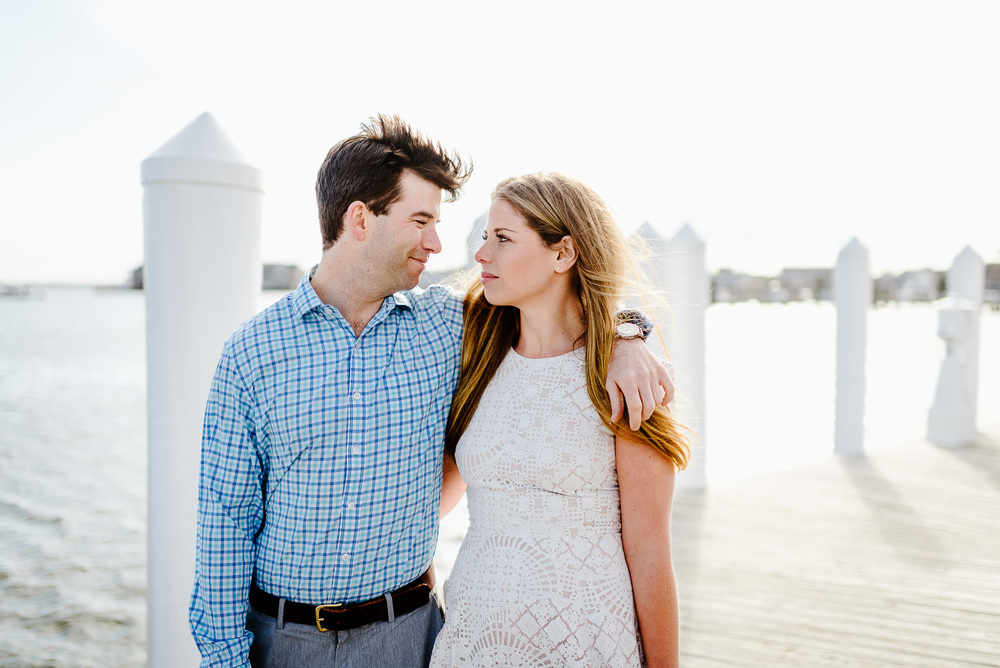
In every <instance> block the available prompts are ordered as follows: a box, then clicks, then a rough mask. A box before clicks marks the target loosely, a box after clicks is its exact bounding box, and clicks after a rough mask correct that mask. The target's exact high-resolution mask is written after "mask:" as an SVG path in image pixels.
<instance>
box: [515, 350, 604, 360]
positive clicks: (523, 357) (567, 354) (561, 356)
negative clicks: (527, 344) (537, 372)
mask: <svg viewBox="0 0 1000 668" xmlns="http://www.w3.org/2000/svg"><path fill="white" fill-rule="evenodd" d="M585 348H586V346H580V347H579V348H574V349H573V350H571V351H569V352H568V353H563V354H562V355H552V356H551V357H525V356H524V355H522V354H521V353H519V352H517V351H516V350H514V346H511V347H510V351H511V352H512V353H514V355H515V356H516V357H517V358H518V359H522V360H528V361H530V362H541V361H544V360H557V359H562V358H563V357H569V356H570V355H576V353H579V352H582V351H583V350H584V349H585Z"/></svg>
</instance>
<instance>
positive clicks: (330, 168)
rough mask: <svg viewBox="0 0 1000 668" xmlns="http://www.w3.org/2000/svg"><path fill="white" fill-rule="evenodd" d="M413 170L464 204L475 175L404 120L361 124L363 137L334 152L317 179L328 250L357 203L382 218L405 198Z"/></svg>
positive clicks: (383, 119) (381, 117) (392, 118)
mask: <svg viewBox="0 0 1000 668" xmlns="http://www.w3.org/2000/svg"><path fill="white" fill-rule="evenodd" d="M404 169H408V170H410V171H412V172H413V173H415V174H416V175H417V176H419V177H420V178H422V179H425V180H427V181H430V182H431V183H433V184H434V185H436V186H438V187H439V188H441V190H444V191H445V192H447V193H448V198H447V199H446V200H445V201H448V202H453V201H455V200H456V199H458V196H459V194H460V193H461V189H462V186H463V185H465V182H466V181H468V180H469V176H471V174H472V164H471V162H470V163H469V164H464V163H463V162H462V159H461V158H460V157H459V156H458V154H457V153H448V152H447V151H445V150H444V148H442V147H441V145H440V144H437V143H434V142H432V141H431V140H429V139H427V138H426V137H424V136H422V135H420V134H419V133H417V132H415V131H414V130H413V129H411V128H410V126H409V125H407V124H406V123H404V122H403V120H402V119H400V118H399V116H395V115H394V116H385V115H383V114H379V115H378V116H375V117H373V118H370V119H369V122H368V123H364V124H362V125H361V132H359V133H358V134H356V135H354V136H353V137H348V138H347V139H345V140H343V141H341V142H338V143H337V145H336V146H334V147H333V148H331V149H330V152H329V153H327V154H326V159H325V160H324V161H323V166H322V167H320V168H319V174H317V176H316V203H317V204H318V205H319V224H320V229H321V230H322V231H323V250H326V249H328V248H329V247H330V246H332V245H333V244H334V242H335V241H337V239H338V238H339V237H340V233H341V231H342V230H343V226H344V220H343V219H344V214H345V213H347V207H348V206H350V204H351V202H354V201H361V202H364V203H365V204H366V205H367V206H368V208H369V209H371V211H372V213H374V214H375V215H376V216H382V215H385V214H386V213H388V212H389V207H390V206H392V204H393V203H394V202H396V201H397V200H398V199H399V196H400V191H401V187H400V184H399V182H400V178H401V177H402V175H403V170H404Z"/></svg>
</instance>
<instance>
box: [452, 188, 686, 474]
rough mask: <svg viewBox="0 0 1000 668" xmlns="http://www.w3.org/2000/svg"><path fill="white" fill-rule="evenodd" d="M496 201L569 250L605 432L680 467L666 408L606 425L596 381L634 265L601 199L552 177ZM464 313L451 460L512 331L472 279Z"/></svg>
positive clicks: (681, 457) (676, 426)
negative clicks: (566, 241) (567, 243)
mask: <svg viewBox="0 0 1000 668" xmlns="http://www.w3.org/2000/svg"><path fill="white" fill-rule="evenodd" d="M498 199H502V200H504V201H505V202H507V203H508V204H510V205H511V206H512V207H514V209H515V210H516V211H517V212H518V213H519V214H520V215H521V216H523V217H524V218H525V220H527V222H528V226H529V227H531V229H533V230H534V231H535V232H537V233H538V235H539V236H540V237H541V238H542V241H543V242H544V243H545V244H546V246H549V247H552V246H554V245H555V244H557V243H558V242H559V241H561V240H562V238H563V237H565V236H567V235H569V236H570V237H572V238H573V241H574V242H575V244H576V248H577V254H578V257H577V261H576V264H575V265H574V278H575V283H576V287H577V290H578V292H579V295H580V302H581V304H582V306H583V319H584V325H585V330H584V340H585V342H586V348H585V351H586V352H585V354H586V377H587V394H588V395H589V396H590V401H591V402H592V403H593V404H594V407H595V408H596V409H597V413H598V415H599V416H600V418H601V421H602V422H604V424H605V426H606V427H607V428H608V429H609V430H610V431H611V432H612V433H613V434H615V435H619V436H624V437H627V438H630V439H632V440H636V441H640V442H642V443H646V444H648V445H650V446H651V447H653V448H654V449H655V450H657V451H658V452H660V453H662V454H663V455H664V456H666V457H668V458H669V459H670V460H672V461H673V463H674V465H675V466H676V467H677V469H683V468H684V467H685V466H687V462H688V456H689V445H688V440H687V438H686V437H685V436H684V434H683V433H682V430H683V429H684V427H683V426H682V425H681V424H680V423H679V422H677V420H675V419H674V418H673V416H671V415H670V412H669V411H668V410H667V409H665V408H657V409H656V411H655V412H654V413H653V416H652V417H651V418H650V419H648V420H646V421H645V422H643V423H642V426H641V427H640V428H639V429H638V430H637V431H633V430H632V429H630V428H629V426H628V420H627V419H622V420H620V421H619V422H618V423H612V422H611V403H610V400H609V398H608V393H607V391H606V389H605V387H604V382H605V379H606V378H607V375H608V364H609V362H610V360H611V351H612V348H613V346H614V338H615V325H616V323H615V313H616V312H617V306H618V303H619V300H620V299H621V297H622V292H623V288H624V287H625V285H627V284H629V283H630V282H631V281H632V280H633V279H632V277H633V276H635V266H634V263H633V261H632V257H631V253H630V252H629V247H628V244H627V243H626V241H625V237H624V236H623V235H622V233H621V230H620V229H619V228H618V225H617V223H616V222H615V219H614V216H613V215H612V213H611V211H610V209H608V207H607V205H606V204H605V203H604V200H603V199H601V197H600V196H599V195H598V194H597V193H596V192H594V191H593V190H592V189H591V188H589V187H588V186H586V185H584V184H583V183H581V182H580V181H578V180H577V179H574V178H572V177H569V176H564V175H563V174H557V173H538V174H527V175H525V176H518V177H511V178H509V179H505V180H504V181H501V182H500V184H499V185H497V187H496V189H495V190H494V191H493V196H492V200H493V201H496V200H498ZM464 308H465V334H464V337H463V339H462V365H461V372H460V374H459V379H458V387H457V389H456V390H455V395H454V398H453V399H452V403H451V413H450V414H449V415H448V427H447V430H446V432H445V448H446V450H447V452H449V453H450V454H451V455H452V456H453V457H454V455H455V446H456V445H457V444H458V440H459V439H460V438H461V436H462V434H463V433H464V432H465V430H466V428H467V427H468V426H469V422H470V420H471V419H472V415H473V414H474V413H475V412H476V407H477V406H478V405H479V400H480V398H481V397H482V394H483V391H484V390H485V389H486V385H487V384H488V383H489V381H490V380H491V379H492V378H493V375H494V374H495V373H496V370H497V368H499V366H500V363H501V362H502V361H503V359H504V357H505V356H506V355H507V353H508V352H509V351H510V349H511V347H512V346H513V345H514V344H515V343H516V342H517V339H518V336H519V327H520V324H519V317H518V310H517V308H515V307H513V306H493V305H492V304H490V303H489V302H488V301H486V297H485V295H484V294H483V286H482V284H481V283H480V282H479V281H478V280H476V281H475V282H473V283H472V284H471V286H470V287H469V289H468V292H467V294H466V296H465V306H464Z"/></svg>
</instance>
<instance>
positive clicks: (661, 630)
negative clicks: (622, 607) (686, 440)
mask: <svg viewBox="0 0 1000 668" xmlns="http://www.w3.org/2000/svg"><path fill="white" fill-rule="evenodd" d="M615 455H616V458H617V468H618V486H619V491H620V494H621V507H622V545H623V547H624V548H625V560H626V561H627V562H628V570H629V574H630V575H631V577H632V592H633V595H634V596H635V609H636V613H637V615H638V617H639V630H640V632H641V634H642V646H643V650H644V652H645V654H646V661H647V662H648V664H649V666H650V668H659V667H660V666H669V667H670V668H676V667H677V666H678V665H679V664H680V645H679V635H680V621H679V616H680V615H679V612H678V604H677V583H676V580H675V578H674V567H673V562H672V561H671V557H670V513H671V507H672V505H673V495H674V477H675V469H674V464H673V462H671V461H670V460H669V459H667V458H666V457H665V456H663V455H661V454H660V453H658V452H656V451H655V450H653V448H652V447H650V446H648V445H646V444H644V443H639V442H636V441H631V440H627V439H624V438H620V437H619V438H616V439H615Z"/></svg>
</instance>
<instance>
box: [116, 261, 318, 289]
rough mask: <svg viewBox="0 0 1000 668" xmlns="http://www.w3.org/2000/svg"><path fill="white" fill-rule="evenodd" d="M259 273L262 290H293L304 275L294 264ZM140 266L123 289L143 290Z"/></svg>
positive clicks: (274, 265) (267, 267) (265, 268)
mask: <svg viewBox="0 0 1000 668" xmlns="http://www.w3.org/2000/svg"><path fill="white" fill-rule="evenodd" d="M261 271H262V273H261V287H262V289H264V290H294V289H295V288H296V287H298V285H299V281H300V280H302V274H304V273H305V271H303V270H302V269H301V268H300V267H299V266H298V265H294V264H265V265H264V266H263V268H262V270H261ZM142 275H143V268H142V265H140V266H138V267H136V268H135V269H133V270H132V272H131V273H130V274H129V277H128V278H127V279H126V280H125V287H128V288H133V289H135V290H142V288H143V278H142Z"/></svg>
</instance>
